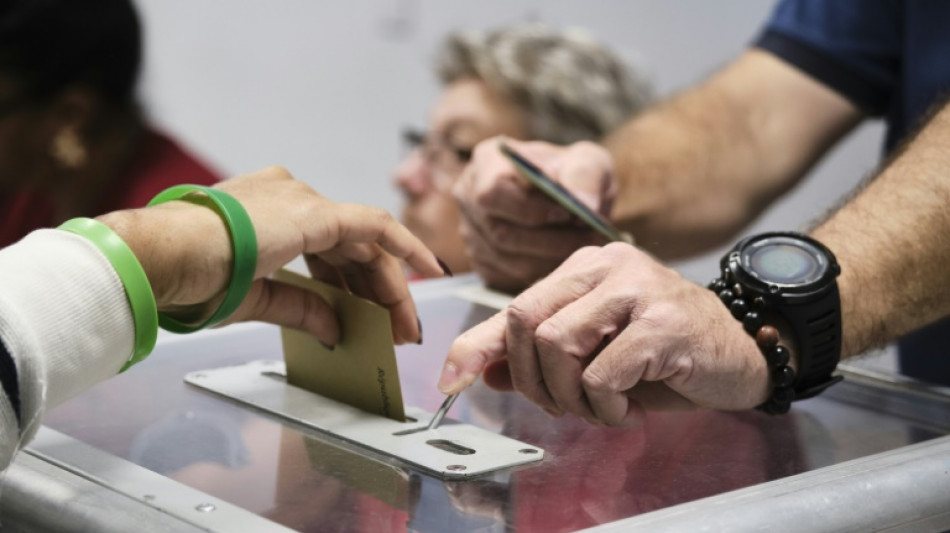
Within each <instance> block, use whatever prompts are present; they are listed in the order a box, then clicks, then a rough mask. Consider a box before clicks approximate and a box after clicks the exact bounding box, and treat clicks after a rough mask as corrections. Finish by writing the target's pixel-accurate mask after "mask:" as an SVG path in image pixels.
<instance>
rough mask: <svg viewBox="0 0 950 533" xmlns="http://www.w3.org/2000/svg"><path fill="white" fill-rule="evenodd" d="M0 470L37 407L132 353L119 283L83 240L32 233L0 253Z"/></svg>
mask: <svg viewBox="0 0 950 533" xmlns="http://www.w3.org/2000/svg"><path fill="white" fill-rule="evenodd" d="M0 271H2V272H3V276H2V277H0V339H2V342H3V345H4V347H5V351H6V352H7V361H6V362H5V364H4V368H3V371H4V373H5V374H7V377H13V378H14V379H12V380H7V381H5V382H4V383H3V385H4V387H3V390H2V391H0V414H2V416H0V426H2V431H0V470H2V469H3V468H4V467H5V466H6V464H7V463H8V462H9V461H10V459H11V457H12V454H13V452H15V451H16V449H17V448H18V447H19V446H20V445H22V444H23V443H25V442H26V441H27V440H29V438H30V437H31V436H32V434H33V432H35V431H36V429H37V428H38V427H39V423H40V417H41V416H42V414H43V412H44V411H45V410H46V409H48V408H50V407H53V406H55V405H57V404H59V403H61V402H63V401H65V400H67V399H69V398H71V397H72V396H75V395H76V394H78V393H80V392H82V391H84V390H86V389H88V388H89V387H91V386H93V385H95V384H96V383H98V382H100V381H102V380H104V379H107V378H109V377H111V376H114V375H115V374H116V373H117V372H118V371H119V369H120V368H121V367H122V365H123V364H124V363H125V362H126V360H127V359H128V358H129V355H130V354H131V353H132V345H133V336H134V327H133V325H132V316H131V313H130V310H129V306H128V301H127V298H126V295H125V291H124V290H123V287H122V282H121V281H120V280H119V278H118V276H117V275H116V273H115V271H114V270H113V268H112V266H111V265H110V263H109V261H108V260H107V259H106V258H105V256H103V255H102V254H101V253H100V252H99V251H98V249H97V248H96V247H95V245H93V244H92V243H90V242H88V241H86V240H85V239H84V238H82V237H80V236H78V235H74V234H71V233H67V232H64V231H57V230H42V231H37V232H35V233H33V234H31V235H29V236H27V237H26V238H25V239H23V240H22V241H20V242H19V243H17V244H16V245H13V246H10V247H9V248H5V249H3V250H0Z"/></svg>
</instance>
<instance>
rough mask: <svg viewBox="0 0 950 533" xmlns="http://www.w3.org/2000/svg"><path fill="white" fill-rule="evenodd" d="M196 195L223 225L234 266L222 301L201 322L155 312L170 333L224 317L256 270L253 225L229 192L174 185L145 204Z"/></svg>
mask: <svg viewBox="0 0 950 533" xmlns="http://www.w3.org/2000/svg"><path fill="white" fill-rule="evenodd" d="M198 194H203V195H204V196H206V197H207V198H208V199H209V200H210V201H211V203H212V204H213V208H214V209H215V211H217V212H218V214H219V215H220V216H221V218H222V219H223V220H224V222H225V223H226V224H227V226H228V232H229V233H230V235H231V245H232V248H233V250H234V265H233V267H232V268H231V281H230V282H229V283H228V291H227V293H226V294H225V295H224V300H222V301H221V305H219V306H218V308H217V309H216V310H215V312H214V313H213V314H212V315H211V316H210V317H209V318H208V319H207V320H205V321H204V322H202V323H199V324H187V323H184V322H181V321H179V320H176V319H174V318H172V317H170V316H168V315H166V314H164V313H159V314H158V322H159V325H160V326H161V327H162V328H164V329H166V330H168V331H171V332H174V333H191V332H194V331H198V330H201V329H205V328H210V327H212V326H215V325H217V324H219V323H221V322H223V321H224V320H226V319H227V318H228V317H229V316H231V315H232V314H233V313H234V311H236V310H237V308H238V307H239V306H240V305H241V302H243V301H244V298H246V297H247V293H248V291H249V290H250V288H251V284H252V283H253V282H254V272H255V271H256V270H257V235H256V234H255V232H254V224H253V223H251V217H250V216H249V215H248V214H247V211H246V210H245V209H244V207H243V206H242V205H241V203H240V202H238V201H237V200H236V199H235V198H234V197H233V196H231V195H230V194H228V193H226V192H224V191H221V190H218V189H213V188H211V187H203V186H200V185H176V186H175V187H171V188H168V189H165V190H164V191H162V192H160V193H159V194H158V195H157V196H155V198H152V201H151V202H149V203H148V205H150V206H152V205H157V204H162V203H165V202H171V201H173V200H184V201H192V200H190V199H189V196H191V195H198Z"/></svg>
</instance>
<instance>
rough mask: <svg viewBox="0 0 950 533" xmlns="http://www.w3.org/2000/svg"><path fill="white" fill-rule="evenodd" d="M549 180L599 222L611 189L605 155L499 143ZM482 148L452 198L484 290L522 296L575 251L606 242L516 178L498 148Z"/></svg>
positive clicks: (579, 147)
mask: <svg viewBox="0 0 950 533" xmlns="http://www.w3.org/2000/svg"><path fill="white" fill-rule="evenodd" d="M505 142H506V143H508V144H509V145H511V147H512V148H514V149H515V150H517V151H518V152H520V153H522V154H524V155H525V156H526V157H527V158H528V159H530V160H531V162H533V163H535V164H536V165H538V166H539V167H540V168H541V170H543V171H544V172H545V173H546V174H547V175H548V176H550V177H551V178H552V179H554V180H555V181H557V182H559V183H560V184H561V185H562V186H564V188H566V189H567V190H569V191H570V192H571V193H573V194H574V195H575V196H576V197H577V198H578V199H579V200H580V201H582V202H584V203H585V204H586V205H587V206H588V207H590V208H591V209H593V210H594V211H596V212H598V213H600V214H601V215H603V216H604V217H607V216H608V215H609V214H610V209H611V206H612V204H613V200H614V197H615V196H616V194H617V185H616V182H615V180H614V177H613V165H612V163H611V159H610V156H609V154H608V153H607V151H606V150H604V149H603V148H602V147H600V146H598V145H596V144H593V143H589V142H579V143H575V144H572V145H570V146H567V147H563V146H557V145H553V144H549V143H543V142H519V141H514V140H511V139H505ZM498 143H499V139H498V138H494V139H489V140H487V141H483V142H481V143H480V144H479V145H478V146H477V147H476V148H475V151H474V154H473V157H472V161H471V163H469V165H468V166H467V167H466V168H465V171H464V172H463V173H462V176H461V177H460V178H459V180H458V181H457V182H456V185H455V188H454V189H453V193H454V194H455V197H456V199H457V200H458V202H459V204H460V206H461V210H462V215H463V221H462V228H461V231H462V236H463V237H464V239H465V242H466V245H467V247H468V253H469V256H470V257H471V259H472V265H473V267H474V268H475V270H476V272H478V273H479V275H481V277H482V279H483V280H485V283H486V284H488V285H489V286H490V287H493V288H497V289H502V290H507V291H518V290H521V289H523V288H525V287H527V286H528V285H530V284H531V283H533V282H534V281H535V280H537V279H539V278H541V277H543V276H545V275H546V274H548V273H549V272H551V271H552V270H554V269H555V268H557V266H558V265H559V264H560V263H561V262H562V261H564V259H565V258H567V257H568V256H569V255H570V254H571V253H573V252H574V251H575V250H577V249H578V248H581V247H582V246H585V245H589V244H603V242H604V239H603V237H601V236H600V235H598V234H597V233H596V232H595V231H593V230H591V229H589V228H587V227H586V226H584V225H582V223H581V222H580V221H578V220H576V219H574V218H573V217H572V215H571V214H570V213H568V211H567V210H565V209H564V208H562V207H561V206H559V205H557V204H556V203H555V202H554V201H553V200H551V199H549V198H548V197H547V196H545V195H544V193H542V192H541V191H539V190H537V189H535V188H534V187H533V186H532V185H531V184H530V183H529V182H528V181H527V180H526V179H524V178H523V177H521V176H520V175H519V174H518V172H517V170H515V167H514V166H513V165H512V164H511V162H510V161H509V160H508V159H507V158H506V157H505V156H504V155H502V154H501V152H500V151H499V149H498Z"/></svg>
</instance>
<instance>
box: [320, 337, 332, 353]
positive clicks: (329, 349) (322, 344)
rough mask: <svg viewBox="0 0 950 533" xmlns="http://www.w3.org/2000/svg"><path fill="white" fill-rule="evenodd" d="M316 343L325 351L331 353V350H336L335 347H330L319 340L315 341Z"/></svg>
mask: <svg viewBox="0 0 950 533" xmlns="http://www.w3.org/2000/svg"><path fill="white" fill-rule="evenodd" d="M317 342H319V343H320V346H323V348H324V349H325V350H326V351H328V352H332V351H333V350H335V349H336V346H331V345H329V344H327V343H325V342H323V341H322V340H320V339H317Z"/></svg>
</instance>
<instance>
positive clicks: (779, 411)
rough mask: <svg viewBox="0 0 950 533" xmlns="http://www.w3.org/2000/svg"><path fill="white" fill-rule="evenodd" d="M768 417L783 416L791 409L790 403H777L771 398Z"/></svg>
mask: <svg viewBox="0 0 950 533" xmlns="http://www.w3.org/2000/svg"><path fill="white" fill-rule="evenodd" d="M771 404H772V405H771V407H772V410H771V412H769V414H770V415H784V414H785V413H787V412H788V411H789V410H790V409H791V408H792V402H779V401H776V400H775V398H772V402H771Z"/></svg>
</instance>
